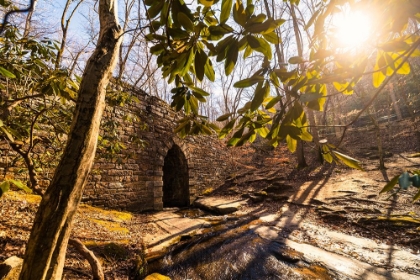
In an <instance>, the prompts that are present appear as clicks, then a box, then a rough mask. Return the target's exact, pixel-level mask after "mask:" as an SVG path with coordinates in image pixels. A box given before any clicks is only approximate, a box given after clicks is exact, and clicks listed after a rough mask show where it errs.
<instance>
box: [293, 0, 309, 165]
mask: <svg viewBox="0 0 420 280" xmlns="http://www.w3.org/2000/svg"><path fill="white" fill-rule="evenodd" d="M290 15H291V16H292V22H293V30H294V32H295V39H296V46H297V49H298V55H299V56H300V57H303V43H302V37H301V36H300V30H299V25H298V19H297V18H296V13H295V4H292V3H291V4H290ZM297 142H298V143H297V149H296V155H297V161H298V168H304V167H306V166H308V164H307V163H306V160H305V150H304V146H303V143H302V140H297Z"/></svg>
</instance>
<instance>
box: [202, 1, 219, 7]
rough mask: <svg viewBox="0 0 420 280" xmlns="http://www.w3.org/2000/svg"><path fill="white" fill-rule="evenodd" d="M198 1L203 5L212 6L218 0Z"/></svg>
mask: <svg viewBox="0 0 420 280" xmlns="http://www.w3.org/2000/svg"><path fill="white" fill-rule="evenodd" d="M198 2H199V3H200V4H201V5H203V6H206V7H211V6H212V5H213V4H214V3H215V2H217V1H215V0H198Z"/></svg>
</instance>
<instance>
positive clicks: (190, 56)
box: [179, 48, 194, 76]
mask: <svg viewBox="0 0 420 280" xmlns="http://www.w3.org/2000/svg"><path fill="white" fill-rule="evenodd" d="M193 59H194V50H193V48H191V49H190V53H189V54H188V60H187V61H186V62H185V65H184V68H182V70H181V72H180V73H179V74H180V75H181V76H185V74H187V73H188V71H189V70H190V68H191V64H192V62H193Z"/></svg>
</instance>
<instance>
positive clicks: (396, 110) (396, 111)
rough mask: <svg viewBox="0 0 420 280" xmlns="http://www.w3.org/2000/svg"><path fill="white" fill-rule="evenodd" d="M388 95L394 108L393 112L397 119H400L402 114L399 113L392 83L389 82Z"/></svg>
mask: <svg viewBox="0 0 420 280" xmlns="http://www.w3.org/2000/svg"><path fill="white" fill-rule="evenodd" d="M389 96H390V97H391V99H392V105H393V106H394V110H395V114H396V115H397V120H399V121H400V120H402V115H401V110H400V106H398V103H397V98H396V97H395V92H394V85H393V84H390V86H389Z"/></svg>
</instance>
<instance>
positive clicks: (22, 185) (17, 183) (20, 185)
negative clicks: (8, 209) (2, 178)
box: [8, 179, 32, 193]
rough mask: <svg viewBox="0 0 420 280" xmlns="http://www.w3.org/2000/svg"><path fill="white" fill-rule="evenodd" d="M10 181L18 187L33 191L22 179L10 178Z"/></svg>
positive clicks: (28, 191) (29, 191)
mask: <svg viewBox="0 0 420 280" xmlns="http://www.w3.org/2000/svg"><path fill="white" fill-rule="evenodd" d="M8 181H9V182H10V183H12V184H13V185H15V186H16V187H18V188H19V189H21V190H23V191H25V192H27V193H32V190H31V189H30V188H28V187H27V186H26V185H25V184H24V183H22V182H21V181H18V180H13V179H9V180H8Z"/></svg>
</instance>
